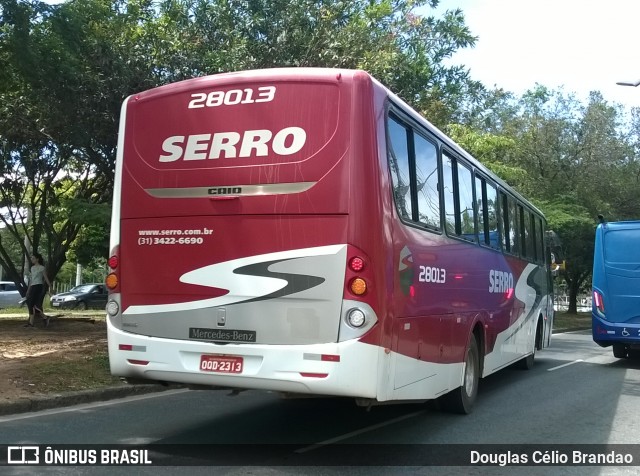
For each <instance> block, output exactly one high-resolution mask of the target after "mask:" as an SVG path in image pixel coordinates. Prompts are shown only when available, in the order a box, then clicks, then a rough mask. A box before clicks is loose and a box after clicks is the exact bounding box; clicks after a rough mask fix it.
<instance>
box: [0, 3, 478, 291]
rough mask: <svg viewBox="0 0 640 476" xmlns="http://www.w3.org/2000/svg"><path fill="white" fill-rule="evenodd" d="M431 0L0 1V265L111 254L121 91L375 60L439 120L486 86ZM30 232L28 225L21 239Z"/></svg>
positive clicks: (15, 268) (13, 272)
mask: <svg viewBox="0 0 640 476" xmlns="http://www.w3.org/2000/svg"><path fill="white" fill-rule="evenodd" d="M437 3H438V2H437V1H436V0H366V1H365V0H358V1H349V2H347V1H338V2H336V1H330V0H286V1H285V0H161V1H153V0H83V1H70V2H65V3H63V4H60V5H57V6H50V5H47V4H45V3H43V2H39V1H35V0H34V1H27V0H2V3H1V4H0V5H1V8H0V61H1V62H2V65H3V67H2V68H1V69H0V172H2V179H1V180H2V182H1V183H2V187H0V207H8V208H7V209H8V210H9V211H12V210H14V211H22V210H24V214H26V216H27V217H28V220H27V221H24V220H22V219H20V218H19V217H15V216H14V217H11V216H7V214H5V215H3V216H4V217H5V218H6V219H5V221H4V225H5V229H4V231H3V232H2V234H1V235H0V264H2V265H3V267H4V268H5V269H6V271H7V273H8V274H9V275H10V277H11V279H14V280H16V281H20V280H22V276H24V271H25V270H24V269H22V266H23V265H22V263H23V262H24V256H26V255H29V254H31V253H32V251H35V250H37V251H40V252H41V253H42V254H43V255H45V260H46V261H47V265H48V272H49V275H50V276H51V277H52V278H53V277H55V275H56V274H57V273H58V271H59V270H60V269H61V268H62V267H63V265H64V263H65V261H66V260H67V258H69V257H73V258H74V259H76V260H78V261H79V262H81V263H85V264H87V263H89V262H90V261H91V260H92V259H93V258H95V257H97V256H103V257H104V256H106V253H107V251H108V250H107V249H106V248H107V246H108V236H107V230H108V223H109V220H108V218H109V206H110V203H111V191H112V189H113V180H114V164H115V154H116V146H117V130H118V119H119V113H120V107H121V104H122V101H123V100H124V99H125V98H126V97H127V96H129V95H131V94H134V93H136V92H138V91H142V90H146V89H150V88H152V87H155V86H160V85H162V84H166V83H170V82H175V81H179V80H182V79H186V78H191V77H194V76H202V75H207V74H213V73H218V72H228V71H237V70H243V69H253V68H269V67H277V66H331V67H341V68H361V69H365V70H368V71H370V72H372V73H373V74H374V75H375V76H376V77H378V79H380V80H381V81H383V82H384V83H385V84H387V85H388V86H389V87H391V88H392V89H393V90H394V91H396V92H397V93H398V94H399V95H400V96H401V97H403V98H404V99H406V100H407V101H409V102H410V103H412V104H414V105H415V106H416V107H417V108H419V109H421V110H423V111H424V112H426V113H427V114H429V116H430V117H431V118H432V120H433V121H434V122H435V123H437V124H441V125H444V124H445V123H446V122H448V121H449V120H450V119H451V118H452V117H455V115H456V114H457V110H458V104H460V103H462V102H466V103H469V104H472V103H473V94H476V93H477V92H478V91H481V90H482V89H483V88H482V86H481V85H479V84H478V83H476V82H473V81H471V80H470V79H469V76H468V71H467V70H466V69H464V68H462V67H459V66H449V65H447V64H445V62H444V61H443V60H445V59H447V58H450V57H451V55H452V54H453V53H454V52H455V51H457V50H458V49H460V48H464V47H468V46H473V44H474V42H475V37H473V36H472V35H471V33H470V32H469V30H468V28H467V27H466V26H465V24H464V16H463V14H462V12H460V11H459V10H457V11H451V12H447V13H446V14H445V15H444V17H443V18H434V17H431V16H428V17H420V16H418V15H416V14H415V13H414V11H415V9H416V8H418V7H424V8H429V7H435V6H436V5H437ZM25 237H27V238H26V239H25Z"/></svg>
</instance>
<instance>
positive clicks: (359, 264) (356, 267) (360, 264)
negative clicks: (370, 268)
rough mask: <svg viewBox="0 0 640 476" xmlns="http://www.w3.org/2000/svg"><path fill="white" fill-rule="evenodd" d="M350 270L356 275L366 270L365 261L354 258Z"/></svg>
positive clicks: (350, 263)
mask: <svg viewBox="0 0 640 476" xmlns="http://www.w3.org/2000/svg"><path fill="white" fill-rule="evenodd" d="M349 268H351V271H354V272H356V273H358V272H360V271H362V270H363V269H364V260H363V259H362V258H360V257H359V256H354V257H353V258H351V259H350V260H349Z"/></svg>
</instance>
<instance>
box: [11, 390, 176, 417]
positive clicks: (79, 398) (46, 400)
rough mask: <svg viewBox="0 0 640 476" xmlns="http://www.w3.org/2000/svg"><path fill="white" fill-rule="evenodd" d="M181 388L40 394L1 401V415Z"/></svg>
mask: <svg viewBox="0 0 640 476" xmlns="http://www.w3.org/2000/svg"><path fill="white" fill-rule="evenodd" d="M176 388H180V387H179V386H175V385H169V386H165V385H160V384H148V385H126V384H125V385H122V386H117V387H106V388H100V389H93V390H82V391H79V392H68V393H61V394H54V395H46V396H38V397H33V398H22V399H20V400H19V401H16V402H6V403H0V416H5V415H13V414H17V413H28V412H39V411H42V410H51V409H53V408H61V407H70V406H73V405H79V404H82V403H94V402H104V401H108V400H115V399H118V398H125V397H130V396H133V395H144V394H148V393H155V392H163V391H165V390H174V389H176Z"/></svg>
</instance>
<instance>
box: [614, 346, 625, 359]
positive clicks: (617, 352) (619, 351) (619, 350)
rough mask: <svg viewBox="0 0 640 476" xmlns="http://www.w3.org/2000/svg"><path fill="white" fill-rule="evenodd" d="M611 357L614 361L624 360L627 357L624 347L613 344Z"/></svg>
mask: <svg viewBox="0 0 640 476" xmlns="http://www.w3.org/2000/svg"><path fill="white" fill-rule="evenodd" d="M613 356H614V357H615V358H616V359H626V358H627V356H628V353H627V348H626V346H625V345H624V344H613Z"/></svg>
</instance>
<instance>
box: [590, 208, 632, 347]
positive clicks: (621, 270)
mask: <svg viewBox="0 0 640 476" xmlns="http://www.w3.org/2000/svg"><path fill="white" fill-rule="evenodd" d="M638 244H640V221H620V222H605V221H604V220H602V221H601V223H600V224H598V226H597V227H596V237H595V249H594V254H593V275H592V292H593V294H592V299H591V321H592V326H591V331H592V335H593V340H594V341H595V343H596V344H598V345H599V346H601V347H610V346H611V347H612V349H613V355H614V357H616V358H618V359H624V358H627V357H628V356H629V353H630V351H633V350H638V349H640V246H638Z"/></svg>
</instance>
